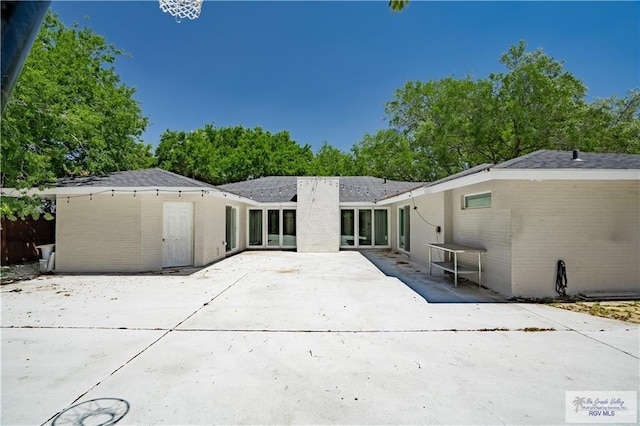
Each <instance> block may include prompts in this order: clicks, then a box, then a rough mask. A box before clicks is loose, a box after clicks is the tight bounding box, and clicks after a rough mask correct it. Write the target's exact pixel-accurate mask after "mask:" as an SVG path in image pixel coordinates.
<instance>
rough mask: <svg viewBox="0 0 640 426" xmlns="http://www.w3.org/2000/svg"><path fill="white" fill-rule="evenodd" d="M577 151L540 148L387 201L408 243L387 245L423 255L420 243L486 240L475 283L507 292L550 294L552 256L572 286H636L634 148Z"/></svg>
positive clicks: (639, 198) (639, 230)
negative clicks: (402, 219)
mask: <svg viewBox="0 0 640 426" xmlns="http://www.w3.org/2000/svg"><path fill="white" fill-rule="evenodd" d="M581 160H582V161H581V162H578V163H576V162H574V161H573V159H572V153H571V152H561V151H538V152H536V153H532V154H529V155H527V156H524V157H519V158H518V159H514V160H511V161H509V162H505V163H502V164H499V165H497V166H490V165H484V166H480V167H478V168H476V170H472V171H471V173H470V172H469V171H467V172H463V173H462V174H461V175H460V176H458V177H456V176H454V177H452V178H447V179H445V180H443V181H441V182H435V183H433V184H429V185H427V186H426V187H425V188H424V189H423V190H421V191H417V192H415V193H414V194H413V196H412V197H410V198H407V197H404V198H403V199H401V200H394V203H393V210H394V211H396V212H402V211H403V210H405V211H406V207H409V210H408V212H409V214H410V215H411V216H410V221H411V231H410V232H411V240H412V244H411V247H410V250H408V251H407V250H404V249H403V248H402V247H401V245H400V243H399V241H396V244H395V245H394V246H393V248H394V249H397V250H398V251H400V252H403V251H404V252H406V253H407V254H409V255H410V256H411V257H413V258H415V259H418V260H426V259H427V258H428V253H427V247H426V245H425V244H426V243H442V242H446V243H456V244H460V245H467V246H472V247H478V248H483V249H486V253H484V254H483V255H482V257H483V272H482V283H483V285H485V286H486V287H488V288H490V289H492V290H495V291H497V292H499V293H500V294H502V295H505V296H523V297H553V296H556V295H557V294H556V291H555V281H556V273H557V262H558V261H559V260H563V261H564V262H565V264H566V270H567V277H568V288H567V292H568V293H570V294H578V293H581V292H597V291H635V292H638V291H640V262H638V259H640V224H639V223H640V193H639V190H640V156H634V155H622V156H621V155H618V154H588V153H585V154H582V158H581ZM414 207H417V209H415V208H414ZM425 220H426V221H428V222H430V223H426V222H425ZM436 226H440V230H441V232H440V233H436V232H435V229H436ZM416 240H417V241H420V243H419V244H415V241H416ZM475 261H476V258H475V257H471V256H469V255H467V256H466V257H465V256H464V255H463V256H462V258H461V263H467V264H470V265H473V262H475ZM468 278H470V279H472V280H475V281H477V276H475V275H470V276H468Z"/></svg>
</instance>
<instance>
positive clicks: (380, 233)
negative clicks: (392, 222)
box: [373, 209, 389, 246]
mask: <svg viewBox="0 0 640 426" xmlns="http://www.w3.org/2000/svg"><path fill="white" fill-rule="evenodd" d="M373 223H374V235H375V245H377V246H386V245H388V244H389V231H388V230H389V222H388V220H387V211H386V210H379V209H376V210H374V213H373Z"/></svg>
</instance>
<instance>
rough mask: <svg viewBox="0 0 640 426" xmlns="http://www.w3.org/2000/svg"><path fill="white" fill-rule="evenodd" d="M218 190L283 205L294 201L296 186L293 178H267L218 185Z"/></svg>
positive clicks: (295, 179) (295, 180) (295, 178)
mask: <svg viewBox="0 0 640 426" xmlns="http://www.w3.org/2000/svg"><path fill="white" fill-rule="evenodd" d="M218 189H220V190H222V191H228V192H231V193H232V194H236V195H241V196H243V197H245V198H249V199H252V200H255V201H259V202H261V203H283V202H287V201H295V200H296V199H295V196H296V194H297V192H298V184H297V177H295V176H268V177H263V178H258V179H251V180H244V181H241V182H236V183H227V184H225V185H219V186H218Z"/></svg>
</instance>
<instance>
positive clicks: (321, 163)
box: [310, 141, 356, 176]
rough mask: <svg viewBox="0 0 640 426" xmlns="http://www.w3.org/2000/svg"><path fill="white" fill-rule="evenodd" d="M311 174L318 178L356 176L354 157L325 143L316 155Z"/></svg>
mask: <svg viewBox="0 0 640 426" xmlns="http://www.w3.org/2000/svg"><path fill="white" fill-rule="evenodd" d="M310 174H313V175H316V176H352V175H354V174H356V168H355V162H354V158H353V156H352V155H350V154H349V153H345V152H342V151H340V150H339V149H338V148H335V147H333V146H331V145H329V143H328V142H326V141H325V142H323V143H322V145H321V146H320V149H318V151H317V152H316V154H315V157H314V159H313V164H312V166H311V170H310Z"/></svg>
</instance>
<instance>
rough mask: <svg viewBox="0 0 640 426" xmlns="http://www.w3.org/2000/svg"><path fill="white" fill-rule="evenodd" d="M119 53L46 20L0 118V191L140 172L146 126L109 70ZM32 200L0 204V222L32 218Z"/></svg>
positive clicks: (52, 18)
mask: <svg viewBox="0 0 640 426" xmlns="http://www.w3.org/2000/svg"><path fill="white" fill-rule="evenodd" d="M122 54H123V53H122V51H120V50H119V49H117V48H115V47H114V46H112V45H110V44H107V42H106V40H105V39H104V38H103V37H102V36H99V35H97V34H94V33H93V32H92V31H91V29H89V28H82V29H80V28H79V27H78V25H77V24H76V25H74V26H73V27H72V28H69V27H66V26H65V25H64V24H63V23H62V22H61V21H60V20H59V18H58V16H57V15H53V14H51V13H48V14H47V16H46V17H45V20H44V23H43V25H42V27H41V29H40V32H39V34H38V36H37V37H36V40H35V41H34V44H33V47H32V48H31V52H30V54H29V57H28V58H27V60H26V61H25V65H24V69H23V71H22V74H21V76H20V78H19V80H18V82H17V84H16V86H15V88H14V91H13V94H12V97H11V99H10V100H9V102H8V103H7V106H6V108H5V110H4V111H3V117H2V130H1V132H2V146H1V150H0V155H1V157H0V158H1V161H2V173H1V175H0V177H1V185H2V187H3V188H6V187H11V188H17V189H24V188H31V187H36V186H46V185H48V184H51V183H52V182H53V181H54V180H55V179H56V178H58V177H63V176H78V175H89V174H100V173H107V172H113V171H118V170H129V169H136V168H141V167H148V166H149V165H151V164H152V163H153V161H154V160H153V157H152V154H151V150H150V146H148V145H144V144H143V143H142V142H141V135H142V133H143V132H144V130H145V128H146V125H147V118H146V117H144V116H143V115H142V111H141V109H140V106H139V104H138V102H137V101H136V100H134V99H133V95H134V93H135V89H133V88H130V87H127V86H125V85H124V84H122V83H121V81H120V77H119V76H118V75H117V73H116V72H115V69H114V68H113V63H114V61H115V59H116V57H117V56H119V55H122ZM36 205H37V200H29V199H21V200H11V199H7V197H3V199H2V216H3V217H5V216H6V217H10V218H15V217H25V216H26V215H37V213H38V209H37V207H36Z"/></svg>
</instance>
